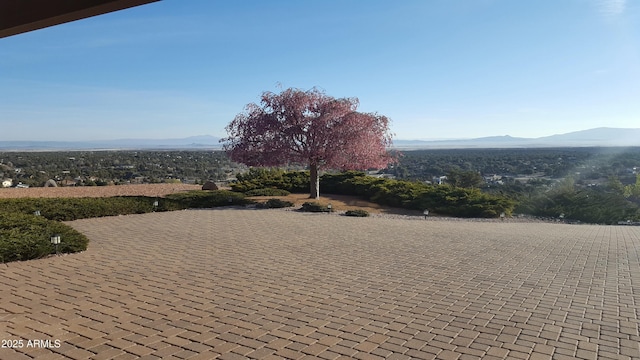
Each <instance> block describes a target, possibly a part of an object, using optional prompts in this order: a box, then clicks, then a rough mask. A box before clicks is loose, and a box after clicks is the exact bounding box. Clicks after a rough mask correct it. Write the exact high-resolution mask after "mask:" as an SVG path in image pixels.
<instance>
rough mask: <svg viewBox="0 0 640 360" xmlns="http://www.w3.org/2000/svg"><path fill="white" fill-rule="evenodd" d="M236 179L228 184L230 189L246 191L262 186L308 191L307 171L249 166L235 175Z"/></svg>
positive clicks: (291, 190)
mask: <svg viewBox="0 0 640 360" xmlns="http://www.w3.org/2000/svg"><path fill="white" fill-rule="evenodd" d="M236 178H237V181H236V182H234V183H232V184H230V186H231V190H232V191H235V192H242V193H246V192H248V191H251V190H256V189H263V188H276V189H281V190H286V191H289V192H292V193H305V192H307V191H309V181H310V177H309V172H308V171H284V170H280V169H266V168H251V169H249V171H248V172H246V173H243V174H237V175H236Z"/></svg>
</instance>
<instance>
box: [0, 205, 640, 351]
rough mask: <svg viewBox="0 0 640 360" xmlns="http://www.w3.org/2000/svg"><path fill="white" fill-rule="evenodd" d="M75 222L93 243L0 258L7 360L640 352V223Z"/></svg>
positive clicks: (258, 217) (249, 218) (235, 213)
mask: <svg viewBox="0 0 640 360" xmlns="http://www.w3.org/2000/svg"><path fill="white" fill-rule="evenodd" d="M71 225H72V226H73V227H75V228H76V229H78V230H80V231H81V232H83V233H85V234H86V235H87V236H88V237H89V238H90V239H91V244H90V246H89V249H88V250H87V251H86V252H84V253H81V254H75V255H68V256H60V257H52V258H47V259H41V260H36V261H27V262H20V263H10V264H7V265H1V266H0V286H2V293H1V294H2V296H1V299H0V321H2V324H1V325H0V338H1V339H3V345H8V344H7V342H6V341H7V340H22V341H23V345H22V346H21V347H20V348H18V349H7V348H3V349H0V359H11V360H13V359H30V358H35V359H64V358H71V359H135V358H144V359H213V358H216V357H218V358H221V359H236V358H237V359H241V358H261V359H267V358H273V359H277V358H291V359H302V358H304V359H313V358H317V359H337V358H340V357H352V358H358V359H376V358H380V359H382V358H389V359H410V358H414V359H477V358H484V359H507V358H508V359H549V358H554V359H574V358H578V359H596V358H598V359H631V358H640V348H639V345H638V344H639V343H640V341H639V340H640V336H639V333H638V325H639V321H638V316H639V314H638V312H639V309H640V289H638V288H637V286H639V285H638V284H639V282H640V258H639V252H640V228H638V227H621V226H594V225H564V224H546V223H512V222H504V223H501V222H467V221H438V220H433V219H429V220H407V219H387V218H348V217H342V216H335V215H325V214H303V213H296V212H290V211H281V210H234V209H219V210H188V211H180V212H170V213H154V214H145V215H131V216H121V217H112V218H99V219H87V220H80V221H75V222H72V223H71ZM63 241H64V239H63ZM29 340H31V343H29ZM33 340H48V341H49V343H47V342H44V343H43V344H42V343H41V344H38V346H36V344H34V343H33ZM56 340H57V341H58V342H59V343H56ZM16 345H17V346H20V345H19V344H16ZM43 345H45V347H46V348H43V347H42V346H43ZM56 345H59V347H56Z"/></svg>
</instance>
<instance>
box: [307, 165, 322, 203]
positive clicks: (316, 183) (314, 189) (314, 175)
mask: <svg viewBox="0 0 640 360" xmlns="http://www.w3.org/2000/svg"><path fill="white" fill-rule="evenodd" d="M310 172H311V176H310V178H311V186H310V188H311V193H310V194H309V198H310V199H316V200H317V199H320V177H319V176H318V164H311V166H310Z"/></svg>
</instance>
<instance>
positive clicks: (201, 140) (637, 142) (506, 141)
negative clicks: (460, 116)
mask: <svg viewBox="0 0 640 360" xmlns="http://www.w3.org/2000/svg"><path fill="white" fill-rule="evenodd" d="M219 140H220V138H218V137H215V136H210V135H201V136H191V137H187V138H182V139H156V140H154V139H120V140H101V141H0V151H45V150H52V151H62V150H174V149H184V150H198V149H202V150H208V149H220V148H221V144H220V142H219ZM393 146H394V147H395V148H398V149H468V148H478V149H481V148H539V147H586V146H594V147H604V146H640V129H622V128H605V127H602V128H596V129H589V130H582V131H575V132H570V133H567V134H558V135H551V136H545V137H539V138H521V137H512V136H509V135H505V136H490V137H481V138H476V139H458V140H394V141H393Z"/></svg>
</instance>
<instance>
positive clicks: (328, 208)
mask: <svg viewBox="0 0 640 360" xmlns="http://www.w3.org/2000/svg"><path fill="white" fill-rule="evenodd" d="M327 210H329V212H331V204H329V205H327Z"/></svg>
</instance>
